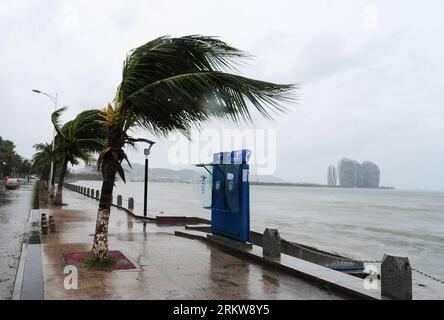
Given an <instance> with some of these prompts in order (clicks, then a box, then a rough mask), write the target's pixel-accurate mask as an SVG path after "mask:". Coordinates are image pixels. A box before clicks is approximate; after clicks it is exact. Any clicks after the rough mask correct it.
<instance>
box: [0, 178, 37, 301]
mask: <svg viewBox="0 0 444 320" xmlns="http://www.w3.org/2000/svg"><path fill="white" fill-rule="evenodd" d="M32 189H33V183H32V182H31V183H27V182H23V183H22V185H21V186H20V188H19V189H17V190H5V189H4V186H3V184H2V185H0V300H5V299H11V298H12V293H13V288H14V281H15V276H16V273H17V268H18V264H19V259H20V253H21V245H22V240H23V233H24V230H25V226H26V222H27V220H28V217H29V212H30V210H31V199H32Z"/></svg>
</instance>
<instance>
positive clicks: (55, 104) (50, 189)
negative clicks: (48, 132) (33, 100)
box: [32, 89, 57, 196]
mask: <svg viewBox="0 0 444 320" xmlns="http://www.w3.org/2000/svg"><path fill="white" fill-rule="evenodd" d="M32 92H35V93H40V94H43V95H45V96H47V97H48V98H49V99H51V101H52V102H54V111H56V110H57V93H56V95H55V96H52V95H50V94H48V93H46V92H43V91H40V90H36V89H32ZM55 136H56V130H55V128H54V127H53V130H52V152H54V144H55ZM53 171H54V159H51V169H50V171H49V186H50V187H49V194H50V195H51V196H52V193H53V190H54V184H53V179H54V177H53Z"/></svg>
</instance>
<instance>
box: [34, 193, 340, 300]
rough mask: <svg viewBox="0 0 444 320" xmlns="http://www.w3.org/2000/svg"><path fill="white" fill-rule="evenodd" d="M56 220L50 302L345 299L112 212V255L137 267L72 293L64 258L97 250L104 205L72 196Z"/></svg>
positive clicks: (46, 245) (96, 277)
mask: <svg viewBox="0 0 444 320" xmlns="http://www.w3.org/2000/svg"><path fill="white" fill-rule="evenodd" d="M64 201H65V202H66V203H68V204H69V205H67V206H64V207H63V208H62V209H44V208H43V209H41V212H46V213H47V215H52V216H54V218H55V222H56V224H57V232H56V233H49V234H48V235H47V236H42V238H41V243H42V244H41V252H42V264H43V282H44V298H45V299H341V298H346V297H341V296H340V295H338V294H337V293H335V292H331V291H328V290H326V289H324V288H320V287H319V286H317V285H313V284H311V283H309V282H307V281H305V280H302V279H298V278H296V277H294V276H291V275H287V274H284V273H281V272H279V271H275V270H272V269H270V268H267V267H262V266H259V265H257V264H254V263H249V262H247V261H244V260H241V259H238V258H236V257H233V256H231V255H228V254H225V253H223V252H222V251H219V250H218V249H216V248H214V247H211V246H209V245H207V244H205V243H203V242H200V241H198V240H191V239H185V238H180V237H177V236H174V231H176V230H181V229H182V230H183V229H184V228H183V227H181V226H160V225H156V224H154V223H146V224H145V226H144V223H143V222H140V221H138V220H136V219H134V218H133V217H131V216H130V215H128V214H127V213H126V212H124V211H122V210H120V209H117V208H112V213H111V220H110V227H109V233H110V236H109V246H110V250H120V251H121V252H122V253H123V254H124V255H125V256H126V257H127V258H128V259H129V260H130V261H131V262H133V264H134V265H136V268H137V269H134V270H120V271H82V270H81V271H80V273H79V281H78V289H73V290H66V289H65V288H64V279H65V277H66V276H67V275H66V274H65V273H64V272H63V267H64V265H63V254H66V253H70V252H84V251H89V250H90V249H91V244H92V240H93V233H94V228H95V218H96V210H97V206H98V201H96V200H94V199H90V198H87V197H85V196H83V195H81V194H78V193H75V192H72V191H69V190H66V189H65V191H64Z"/></svg>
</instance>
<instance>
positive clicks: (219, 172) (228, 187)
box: [197, 150, 251, 242]
mask: <svg viewBox="0 0 444 320" xmlns="http://www.w3.org/2000/svg"><path fill="white" fill-rule="evenodd" d="M250 155H251V151H250V150H238V151H232V152H218V153H215V154H214V155H213V163H210V164H198V165H197V166H198V167H203V168H205V169H206V170H207V171H208V173H209V174H210V175H211V176H212V188H211V206H210V207H206V208H207V209H211V232H212V233H213V234H218V235H222V236H225V237H228V238H231V239H234V240H238V241H241V242H246V241H248V240H249V237H250V185H249V182H248V174H249V165H248V160H249V158H250ZM208 167H212V170H211V171H210V170H209V169H208Z"/></svg>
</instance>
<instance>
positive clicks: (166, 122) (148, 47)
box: [108, 35, 297, 135]
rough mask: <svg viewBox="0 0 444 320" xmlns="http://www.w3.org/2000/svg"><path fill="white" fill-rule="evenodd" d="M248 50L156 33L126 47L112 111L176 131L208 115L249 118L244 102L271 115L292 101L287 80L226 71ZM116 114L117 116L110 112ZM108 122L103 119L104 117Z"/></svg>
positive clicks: (155, 127)
mask: <svg viewBox="0 0 444 320" xmlns="http://www.w3.org/2000/svg"><path fill="white" fill-rule="evenodd" d="M248 57H249V56H248V55H247V54H246V53H245V52H243V51H241V50H238V49H236V48H233V47H231V46H229V45H228V44H226V43H225V42H223V41H221V40H219V39H216V38H214V37H205V36H200V35H192V36H187V37H181V38H171V37H168V36H165V37H160V38H157V39H155V40H153V41H150V42H148V43H146V44H145V45H142V46H140V47H139V48H136V49H134V50H132V51H131V52H130V54H129V55H128V56H127V59H126V61H125V63H124V68H123V79H122V82H121V84H120V86H119V87H118V91H117V94H116V100H115V108H114V109H113V112H114V113H117V112H118V113H119V114H120V116H121V117H123V118H124V119H126V120H128V121H129V122H127V123H126V124H125V125H123V124H122V123H120V124H119V126H120V127H121V128H122V130H124V131H126V130H127V129H128V128H130V127H131V126H136V125H139V126H142V127H144V128H145V129H148V130H149V131H151V132H153V133H155V134H163V135H165V134H167V133H169V132H170V131H180V132H182V133H184V134H188V133H189V131H190V129H191V128H192V127H193V126H196V127H199V126H200V124H201V123H202V122H203V121H205V120H207V119H209V118H212V117H220V118H228V119H230V120H233V121H235V122H237V123H239V122H241V121H251V114H250V109H249V106H250V104H251V105H252V106H253V107H254V108H255V109H256V110H258V111H259V113H260V114H261V115H263V116H264V117H267V118H272V117H273V116H274V115H276V114H279V113H281V112H284V111H286V109H287V106H286V104H288V103H291V102H293V101H294V98H295V97H294V96H293V95H292V93H293V92H294V91H295V89H296V88H297V87H296V86H295V85H292V84H274V83H271V82H265V81H259V80H254V79H250V78H246V77H242V76H239V75H235V74H232V73H228V72H226V71H233V70H234V71H235V70H236V66H237V65H238V64H239V63H240V62H242V61H244V60H245V59H246V58H248ZM115 118H117V116H115ZM108 122H109V121H108Z"/></svg>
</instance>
